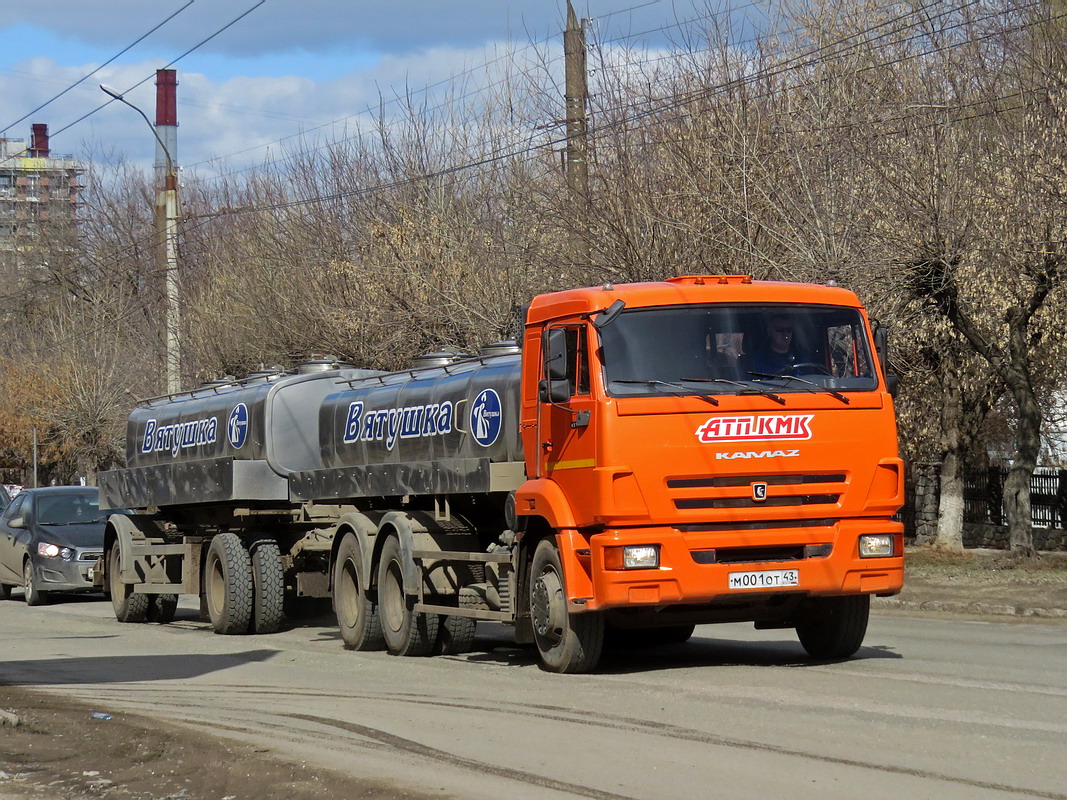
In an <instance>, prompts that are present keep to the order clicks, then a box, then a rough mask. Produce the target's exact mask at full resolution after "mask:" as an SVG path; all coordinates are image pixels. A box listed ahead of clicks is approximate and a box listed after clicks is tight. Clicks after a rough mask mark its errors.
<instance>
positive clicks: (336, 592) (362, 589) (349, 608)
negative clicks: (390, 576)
mask: <svg viewBox="0 0 1067 800" xmlns="http://www.w3.org/2000/svg"><path fill="white" fill-rule="evenodd" d="M364 566H365V565H364V563H363V549H362V548H361V547H360V545H359V539H357V538H356V537H355V536H354V535H353V534H351V533H346V534H345V536H344V538H343V539H342V540H341V544H340V546H339V547H338V548H337V560H336V561H335V562H334V566H333V611H334V614H336V615H337V625H338V626H339V627H340V629H341V639H342V640H343V641H344V643H345V648H346V649H348V650H382V649H384V648H385V637H383V636H382V620H381V617H380V616H379V614H378V604H377V603H376V602H375V601H374V600H373V599H372V598H371V595H370V593H369V587H367V586H364V585H363V584H364V583H365V580H364V577H363V576H364V575H366V574H367V573H366V571H365V570H364Z"/></svg>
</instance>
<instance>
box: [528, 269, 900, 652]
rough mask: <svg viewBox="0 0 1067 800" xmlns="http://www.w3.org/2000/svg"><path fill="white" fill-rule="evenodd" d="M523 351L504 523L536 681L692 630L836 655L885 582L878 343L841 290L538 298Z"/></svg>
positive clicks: (888, 581) (849, 642)
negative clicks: (519, 456) (611, 650)
mask: <svg viewBox="0 0 1067 800" xmlns="http://www.w3.org/2000/svg"><path fill="white" fill-rule="evenodd" d="M523 354H524V355H523V367H522V370H523V372H522V379H521V381H522V386H521V421H520V429H521V435H522V441H523V452H524V455H525V461H526V476H527V480H526V481H525V482H524V483H523V484H522V485H521V486H520V487H519V489H518V490H517V491H516V492H515V495H514V513H515V517H516V522H515V527H516V529H517V534H518V536H520V537H528V539H529V541H530V542H531V546H530V548H529V550H530V556H529V558H530V561H531V569H530V571H529V572H527V573H526V574H527V575H528V578H527V580H528V581H529V582H530V583H531V586H530V587H528V588H529V589H530V591H529V592H528V595H527V596H528V597H529V598H530V600H529V605H530V608H529V615H530V629H531V630H530V638H532V639H533V640H534V641H535V642H536V644H537V646H538V649H539V650H540V651H541V655H542V659H543V660H544V662H545V664H546V665H547V666H548V668H550V669H556V670H558V671H582V670H585V669H588V668H590V667H591V665H592V664H593V663H595V662H596V660H597V659H598V658H599V654H600V650H601V647H602V645H603V641H604V637H605V636H607V637H611V636H613V635H620V636H625V637H638V638H640V637H644V638H646V639H649V640H652V641H670V640H684V639H685V638H687V637H688V636H689V635H691V633H692V631H693V626H694V625H695V624H701V623H708V622H737V621H750V622H754V623H755V624H756V626H757V627H766V628H772V627H792V628H795V629H796V630H797V633H798V636H799V639H800V642H801V644H802V645H803V647H804V648H805V649H806V650H807V651H808V652H809V653H810V654H811V655H812V656H814V657H817V658H842V657H847V656H850V655H852V654H853V653H855V651H856V650H857V649H858V648H859V647H860V646H861V644H862V642H863V638H864V635H865V632H866V627H867V619H868V613H869V606H870V596H871V595H879V596H886V595H892V594H896V593H897V592H899V591H900V588H901V585H902V582H903V571H904V559H903V552H904V548H903V526H902V525H901V524H900V523H899V522H896V521H894V520H893V515H894V514H895V513H896V512H897V510H898V509H899V507H900V506H901V504H902V497H903V462H902V461H901V459H900V458H899V456H898V451H897V433H896V426H895V420H894V412H893V400H892V397H891V394H890V390H889V385H888V383H887V378H886V374H885V361H884V358H885V355H884V339H883V338H882V337H877V341H876V337H875V336H874V335H873V334H872V329H871V325H870V322H869V320H868V318H867V315H866V312H865V311H864V309H863V307H862V305H861V304H860V301H859V299H858V298H857V297H856V295H855V294H853V293H852V292H849V291H847V290H845V289H842V288H838V287H835V286H821V285H809V284H796V283H779V282H764V281H753V280H752V279H751V278H749V277H748V276H740V275H727V276H717V275H704V276H686V277H680V278H673V279H670V280H667V281H663V282H649V283H635V284H626V285H623V284H620V285H616V286H612V285H610V284H605V285H603V286H600V287H595V288H585V289H576V290H572V291H563V292H557V293H553V294H546V295H541V296H539V297H537V298H535V300H534V301H533V302H532V303H531V305H530V306H529V308H528V311H527V315H526V322H525V333H524V342H523ZM533 543H536V546H534V544H533ZM519 628H520V630H521V626H519Z"/></svg>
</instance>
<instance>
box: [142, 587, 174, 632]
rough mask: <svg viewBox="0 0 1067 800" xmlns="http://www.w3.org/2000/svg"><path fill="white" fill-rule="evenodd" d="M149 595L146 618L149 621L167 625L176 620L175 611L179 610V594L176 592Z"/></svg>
mask: <svg viewBox="0 0 1067 800" xmlns="http://www.w3.org/2000/svg"><path fill="white" fill-rule="evenodd" d="M146 597H148V598H149V599H148V611H147V613H146V616H145V619H147V620H148V621H149V622H158V623H159V624H160V625H166V624H167V623H168V622H172V621H173V620H174V612H176V611H177V610H178V595H176V594H151V595H146Z"/></svg>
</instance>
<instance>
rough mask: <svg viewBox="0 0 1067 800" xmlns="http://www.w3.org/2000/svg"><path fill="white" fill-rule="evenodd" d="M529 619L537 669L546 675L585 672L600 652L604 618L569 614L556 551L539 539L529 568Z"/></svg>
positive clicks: (602, 646)
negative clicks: (537, 654) (539, 658)
mask: <svg viewBox="0 0 1067 800" xmlns="http://www.w3.org/2000/svg"><path fill="white" fill-rule="evenodd" d="M530 616H531V617H532V620H533V634H534V642H535V644H536V645H537V651H538V653H540V655H541V668H542V669H544V670H546V671H548V672H571V673H574V672H589V671H590V670H592V669H595V668H596V665H597V663H598V662H599V661H600V654H601V652H602V651H603V649H604V615H603V614H602V613H599V612H596V611H590V612H587V613H585V614H571V613H569V612H568V610H567V593H566V591H565V590H564V583H563V565H562V563H561V561H560V558H559V550H557V549H556V544H555V542H553V541H552V540H551V539H543V540H541V541H540V542H539V543H538V545H537V549H536V550H534V555H533V563H532V564H531V566H530Z"/></svg>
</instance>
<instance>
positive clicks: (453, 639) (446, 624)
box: [433, 617, 478, 656]
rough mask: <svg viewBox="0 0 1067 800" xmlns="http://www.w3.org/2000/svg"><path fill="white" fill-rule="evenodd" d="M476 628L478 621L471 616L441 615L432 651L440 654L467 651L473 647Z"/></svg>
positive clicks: (451, 654) (448, 654) (454, 653)
mask: <svg viewBox="0 0 1067 800" xmlns="http://www.w3.org/2000/svg"><path fill="white" fill-rule="evenodd" d="M477 629H478V621H477V620H476V619H472V618H471V617H441V624H440V626H439V627H438V631H437V643H436V644H435V645H434V648H433V651H434V653H435V654H437V655H440V656H456V655H460V654H461V653H469V652H470V651H471V648H472V647H474V634H475V632H476V631H477Z"/></svg>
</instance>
